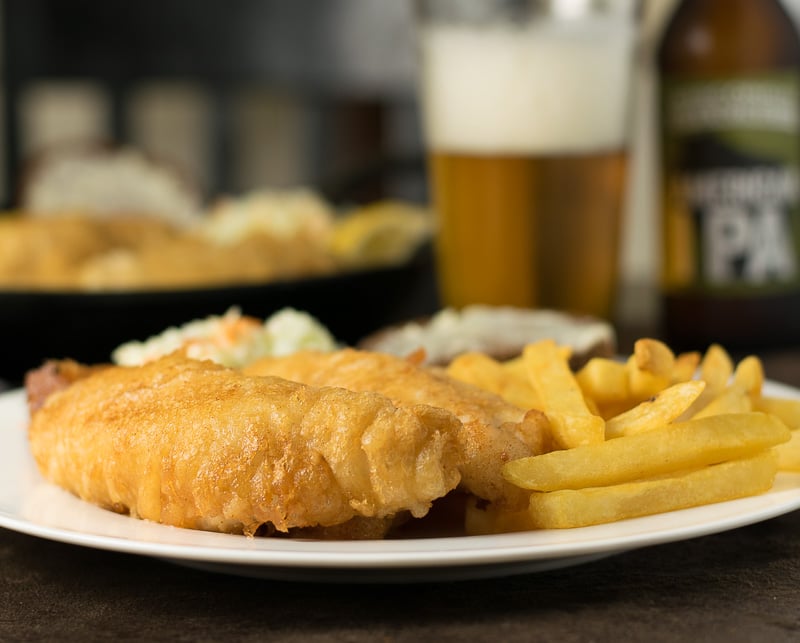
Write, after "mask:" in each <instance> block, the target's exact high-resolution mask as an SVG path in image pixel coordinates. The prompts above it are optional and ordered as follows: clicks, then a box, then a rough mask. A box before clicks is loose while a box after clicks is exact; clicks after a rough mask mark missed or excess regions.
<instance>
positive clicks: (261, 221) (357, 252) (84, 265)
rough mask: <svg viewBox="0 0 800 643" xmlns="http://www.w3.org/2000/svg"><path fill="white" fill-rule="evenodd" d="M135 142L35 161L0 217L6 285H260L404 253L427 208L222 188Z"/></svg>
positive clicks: (396, 258)
mask: <svg viewBox="0 0 800 643" xmlns="http://www.w3.org/2000/svg"><path fill="white" fill-rule="evenodd" d="M176 176H177V175H175V174H174V173H173V172H171V171H170V169H169V168H167V167H165V166H161V165H159V164H158V163H156V162H154V161H150V160H148V159H146V158H145V157H144V156H143V155H141V154H139V153H137V152H136V151H135V150H130V149H121V150H117V151H115V152H112V151H110V150H104V151H101V152H91V153H86V152H85V151H84V150H80V151H78V152H77V153H75V154H73V155H72V156H69V155H67V154H64V153H61V154H58V155H56V156H54V157H52V158H48V159H46V160H44V161H41V162H39V163H38V164H37V165H36V166H35V168H34V170H33V171H32V172H31V173H30V176H29V178H28V181H27V183H26V189H25V191H24V194H25V195H26V198H25V199H24V201H23V209H22V210H21V211H19V212H14V213H9V216H6V217H3V218H0V287H2V288H5V289H34V290H38V289H55V290H64V289H66V290H78V291H103V290H110V291H114V290H149V289H164V288H184V287H207V286H212V285H223V284H246V283H265V282H270V281H276V280H286V279H295V278H301V277H309V276H319V275H326V274H332V273H336V272H341V271H347V270H354V269H362V268H368V267H378V266H388V265H397V264H400V263H402V262H405V261H408V260H409V259H411V257H412V256H413V255H414V253H415V252H416V251H417V250H418V249H419V248H420V247H421V246H422V245H423V244H424V243H425V242H427V241H428V239H429V238H430V236H431V234H432V230H433V219H432V216H431V215H430V213H429V212H428V211H427V210H426V209H424V208H422V207H419V206H416V205H413V204H410V203H404V202H400V201H379V202H374V203H369V204H367V205H365V206H357V207H353V208H351V209H349V210H347V211H345V212H341V213H340V212H339V211H337V209H336V208H335V207H334V205H333V204H331V203H329V202H328V201H327V200H326V199H324V198H323V197H322V196H321V195H320V194H319V193H317V192H316V191H314V190H312V189H311V188H307V187H297V188H292V189H280V190H279V189H261V190H254V191H251V192H247V193H244V194H241V195H231V196H223V197H220V198H218V199H216V200H215V201H214V202H213V203H211V204H210V205H209V206H207V207H203V206H202V205H201V204H200V203H199V200H198V199H197V198H196V196H195V193H194V192H193V190H192V189H191V187H190V183H189V182H186V181H183V182H179V181H177V180H176V178H175V177H176Z"/></svg>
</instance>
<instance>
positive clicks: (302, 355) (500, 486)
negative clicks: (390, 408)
mask: <svg viewBox="0 0 800 643" xmlns="http://www.w3.org/2000/svg"><path fill="white" fill-rule="evenodd" d="M244 372H246V373H248V374H251V375H273V376H278V377H283V378H286V379H289V380H294V381H297V382H303V383H304V384H310V385H312V386H340V387H343V388H346V389H349V390H351V391H362V392H363V391H374V392H378V393H381V394H383V395H385V396H386V397H388V398H389V399H391V400H392V401H393V402H394V403H395V404H397V405H398V406H400V407H403V408H407V407H413V406H414V405H417V404H427V405H431V406H435V407H439V408H443V409H446V410H448V411H450V412H451V413H453V414H454V415H455V416H456V417H457V418H458V419H459V420H461V427H460V429H459V431H458V435H457V443H458V448H459V450H460V451H461V454H462V457H461V462H462V464H461V478H462V486H463V488H464V489H466V490H467V491H469V492H470V493H472V494H474V495H476V496H478V497H479V498H483V499H485V500H489V501H492V502H494V503H497V504H499V505H502V506H506V507H521V506H523V505H525V503H527V501H528V494H527V492H525V491H523V490H522V489H520V488H519V487H515V486H514V485H511V484H510V483H508V482H506V481H505V479H504V478H503V475H502V471H501V470H502V467H503V464H504V463H506V462H507V461H509V460H513V459H516V458H523V457H527V456H530V455H536V454H539V453H544V452H545V451H547V450H550V448H551V447H550V438H549V436H550V433H549V426H548V422H547V419H546V417H545V416H544V414H542V413H541V412H539V411H536V410H530V411H527V412H526V411H525V410H522V409H519V408H517V407H516V406H513V405H511V404H509V403H507V402H506V401H505V400H503V399H502V398H500V397H499V396H497V395H494V394H492V393H489V392H487V391H484V390H482V389H479V388H477V387H475V386H471V385H469V384H466V383H464V382H459V381H457V380H454V379H453V378H450V377H448V376H447V375H446V374H444V373H441V372H439V371H436V370H433V369H429V368H426V367H423V366H419V365H417V364H414V363H412V362H411V361H409V360H406V359H403V358H400V357H395V356H392V355H388V354H383V353H375V352H370V351H360V350H356V349H350V348H346V349H342V350H339V351H334V352H329V353H324V352H319V351H300V352H297V353H293V354H291V355H287V356H285V357H266V358H262V359H259V360H257V361H256V362H254V363H252V364H250V365H249V366H246V367H245V368H244Z"/></svg>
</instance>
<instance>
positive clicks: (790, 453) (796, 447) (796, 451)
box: [775, 429, 800, 472]
mask: <svg viewBox="0 0 800 643" xmlns="http://www.w3.org/2000/svg"><path fill="white" fill-rule="evenodd" d="M775 453H776V454H777V455H778V469H779V470H780V471H795V472H800V430H798V429H795V430H794V431H792V432H791V437H790V438H789V441H788V442H784V443H783V444H779V445H778V446H776V447H775Z"/></svg>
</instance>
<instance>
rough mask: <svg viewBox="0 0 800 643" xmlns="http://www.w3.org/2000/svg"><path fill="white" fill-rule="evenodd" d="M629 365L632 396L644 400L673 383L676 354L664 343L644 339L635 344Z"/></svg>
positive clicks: (629, 384)
mask: <svg viewBox="0 0 800 643" xmlns="http://www.w3.org/2000/svg"><path fill="white" fill-rule="evenodd" d="M627 365H628V388H629V390H630V392H631V395H632V396H633V398H634V399H635V400H637V401H639V400H644V399H647V398H648V397H652V396H653V395H655V394H656V393H658V392H659V391H660V390H662V389H664V388H666V387H667V386H669V385H670V384H671V383H672V376H673V369H674V367H675V354H674V353H673V352H672V350H671V349H670V348H669V347H668V346H667V345H666V344H665V343H664V342H661V341H659V340H657V339H649V338H643V339H639V340H637V341H636V342H635V343H634V345H633V354H632V355H631V356H630V357H629V358H628V361H627Z"/></svg>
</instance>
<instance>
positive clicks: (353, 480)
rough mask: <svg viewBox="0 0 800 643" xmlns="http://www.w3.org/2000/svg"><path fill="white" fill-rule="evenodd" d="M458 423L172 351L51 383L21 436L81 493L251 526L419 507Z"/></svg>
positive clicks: (449, 473)
mask: <svg viewBox="0 0 800 643" xmlns="http://www.w3.org/2000/svg"><path fill="white" fill-rule="evenodd" d="M459 426H460V423H459V422H458V420H456V419H455V418H454V417H453V416H452V414H450V413H448V412H446V411H444V410H441V409H436V408H432V407H430V406H424V405H416V406H414V407H409V408H398V407H396V406H395V405H393V404H392V403H391V402H390V401H389V400H388V399H387V398H385V397H383V396H381V395H378V394H373V393H355V392H352V391H347V390H344V389H334V388H314V387H310V386H304V385H302V384H298V383H294V382H288V381H286V380H282V379H279V378H274V377H253V376H246V375H244V374H242V373H240V372H238V371H234V370H230V369H226V368H223V367H221V366H217V365H214V364H212V363H210V362H198V361H193V360H189V359H186V358H183V357H180V356H179V355H172V356H169V357H166V358H163V359H161V360H158V361H156V362H152V363H150V364H148V365H146V366H142V367H129V368H124V367H109V368H106V369H103V370H101V371H99V372H96V373H92V374H90V375H88V376H87V377H84V378H79V379H77V380H76V381H74V382H73V383H72V384H70V385H69V386H67V387H66V388H64V389H63V390H59V391H56V392H54V393H52V394H51V395H50V396H49V397H48V398H47V400H46V401H45V403H44V405H43V406H41V408H39V409H38V410H36V411H34V412H33V414H32V418H31V424H30V429H29V438H30V444H31V449H32V452H33V455H34V458H35V460H36V462H37V465H38V466H39V469H40V470H41V472H42V474H43V475H44V476H45V477H46V478H47V479H49V480H51V481H52V482H54V483H56V484H58V485H60V486H62V487H64V488H66V489H67V490H69V491H71V492H72V493H74V494H76V495H77V496H79V497H81V498H83V499H85V500H88V501H90V502H93V503H95V504H98V505H100V506H102V507H106V508H108V509H112V510H114V511H119V512H129V513H130V514H131V515H133V516H137V517H140V518H145V519H149V520H154V521H158V522H162V523H165V524H170V525H176V526H179V527H190V528H198V529H209V530H216V531H224V532H234V533H245V534H253V533H255V532H256V530H258V529H259V527H260V526H262V525H271V526H272V527H274V528H275V529H277V530H278V531H283V532H286V531H288V530H289V529H291V528H298V527H313V526H317V525H319V526H323V527H327V526H332V525H338V524H341V523H344V522H347V521H348V520H350V519H352V518H354V517H356V516H363V517H368V518H377V519H382V518H384V517H387V516H392V515H395V514H397V513H400V512H403V511H406V510H407V511H410V512H411V513H412V514H413V515H415V516H422V515H424V514H425V513H426V512H427V511H428V509H429V508H430V504H431V502H432V501H433V500H434V499H436V498H438V497H441V496H443V495H445V494H446V493H447V492H448V491H450V490H451V489H453V488H454V487H455V486H456V485H457V484H458V482H459V473H458V468H457V467H458V464H459V463H458V457H459V455H458V452H457V450H456V449H455V447H454V438H453V436H454V435H455V434H456V432H457V431H458V427H459Z"/></svg>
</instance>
